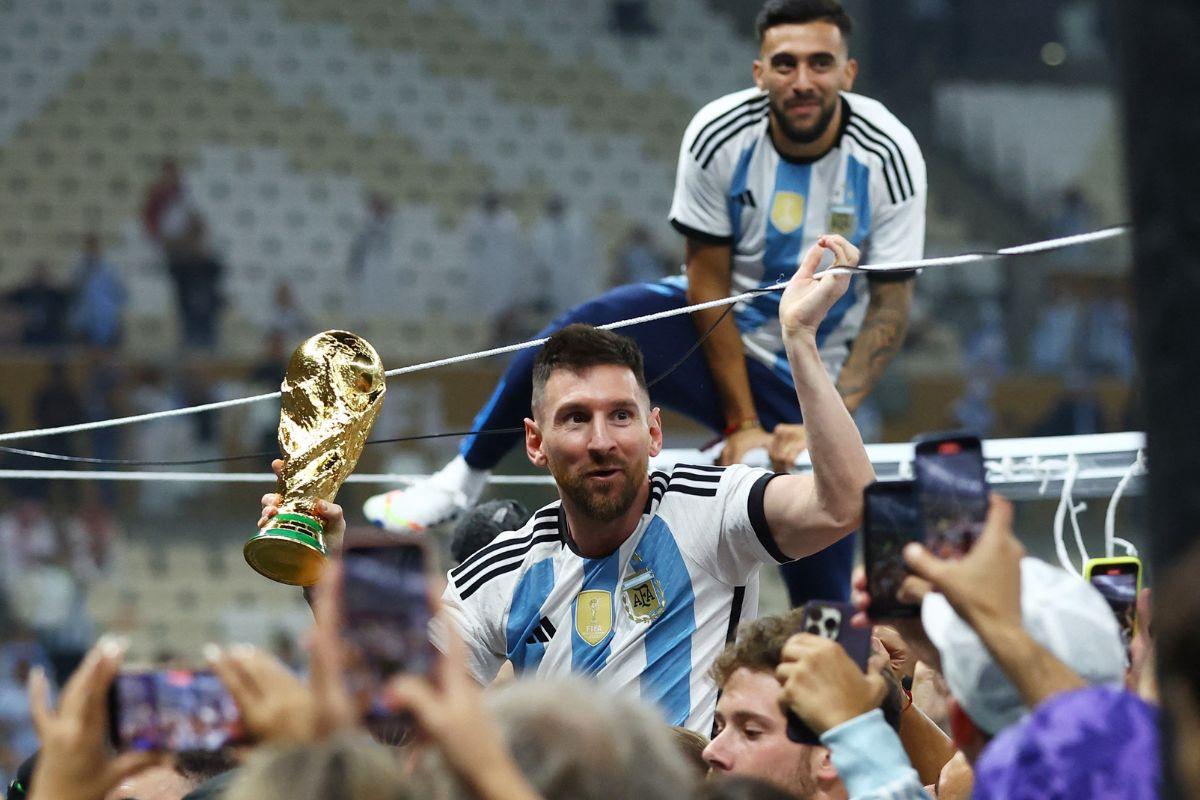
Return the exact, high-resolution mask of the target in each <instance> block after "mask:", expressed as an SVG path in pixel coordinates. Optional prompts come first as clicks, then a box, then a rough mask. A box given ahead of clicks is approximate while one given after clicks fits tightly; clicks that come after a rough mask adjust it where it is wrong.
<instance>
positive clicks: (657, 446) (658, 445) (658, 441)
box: [649, 408, 663, 458]
mask: <svg viewBox="0 0 1200 800" xmlns="http://www.w3.org/2000/svg"><path fill="white" fill-rule="evenodd" d="M649 422H650V456H651V457H652V458H653V457H654V456H656V455H658V454H659V453H661V452H662V447H663V430H662V411H661V410H660V409H658V408H652V409H650V418H649Z"/></svg>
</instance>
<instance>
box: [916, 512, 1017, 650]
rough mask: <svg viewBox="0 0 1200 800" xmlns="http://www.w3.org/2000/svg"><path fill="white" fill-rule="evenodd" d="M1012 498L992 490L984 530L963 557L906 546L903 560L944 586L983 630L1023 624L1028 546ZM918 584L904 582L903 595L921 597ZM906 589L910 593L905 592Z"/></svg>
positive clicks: (955, 605)
mask: <svg viewBox="0 0 1200 800" xmlns="http://www.w3.org/2000/svg"><path fill="white" fill-rule="evenodd" d="M1012 520H1013V509H1012V503H1010V502H1009V501H1008V500H1006V499H1004V498H1003V497H1001V496H1000V495H997V494H993V495H992V496H991V503H990V507H989V509H988V516H987V524H986V525H985V526H984V529H983V533H982V534H981V535H980V537H979V539H978V540H977V541H976V542H975V544H974V545H973V546H972V547H971V551H970V552H969V553H967V555H966V556H964V557H963V558H962V559H961V560H959V561H944V560H942V559H940V558H938V557H937V556H935V555H933V554H932V553H930V552H929V551H928V550H926V549H925V547H923V546H922V545H920V544H917V543H915V542H914V543H912V544H909V545H907V546H905V548H904V560H905V562H906V563H907V564H908V568H909V570H911V571H912V573H913V574H914V575H915V576H917V577H918V578H921V579H924V580H926V581H928V582H929V584H930V585H931V586H932V588H933V590H934V591H936V592H941V593H942V594H943V595H944V596H945V597H946V600H947V602H949V603H950V606H951V608H953V609H954V611H955V613H957V614H958V616H960V617H961V618H962V619H963V620H964V621H965V622H966V623H967V624H968V625H970V626H971V627H972V628H974V629H975V630H976V631H979V630H980V628H981V627H986V626H989V625H995V626H1002V627H1004V628H1020V627H1021V559H1022V557H1024V555H1025V547H1024V546H1023V545H1022V544H1021V542H1020V541H1019V540H1018V539H1017V537H1016V536H1015V535H1013V530H1012ZM917 586H918V584H913V583H910V582H907V581H906V582H905V583H904V584H901V587H900V595H901V597H902V599H905V600H911V601H914V602H915V601H917V600H919V599H923V597H924V596H923V595H922V597H921V598H917V597H912V596H911V595H915V594H917V593H918V591H919V589H917ZM906 587H907V592H908V593H909V594H910V597H904V595H905V594H906Z"/></svg>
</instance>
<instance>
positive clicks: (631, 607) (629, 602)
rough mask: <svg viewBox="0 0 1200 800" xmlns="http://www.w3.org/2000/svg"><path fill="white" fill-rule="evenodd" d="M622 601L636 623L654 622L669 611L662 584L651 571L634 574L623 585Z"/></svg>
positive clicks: (626, 611) (645, 570)
mask: <svg viewBox="0 0 1200 800" xmlns="http://www.w3.org/2000/svg"><path fill="white" fill-rule="evenodd" d="M621 600H622V602H624V604H625V613H627V614H628V615H629V618H630V619H631V620H633V621H634V622H653V621H654V620H656V619H658V618H659V617H661V616H662V614H663V612H664V611H666V609H667V601H666V597H665V596H664V595H663V588H662V584H661V583H659V582H658V579H657V578H655V577H654V573H653V572H651V571H650V570H649V569H644V570H641V571H640V572H635V573H633V575H631V576H629V578H628V579H627V580H626V581H625V582H624V583H622V584H621Z"/></svg>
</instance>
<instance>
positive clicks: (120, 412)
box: [83, 351, 126, 508]
mask: <svg viewBox="0 0 1200 800" xmlns="http://www.w3.org/2000/svg"><path fill="white" fill-rule="evenodd" d="M86 369H87V372H86V374H85V376H84V390H83V410H84V416H85V419H87V420H88V421H89V422H94V421H96V420H102V419H112V418H113V417H120V416H124V410H125V409H124V394H123V392H124V379H125V375H126V371H125V370H124V369H123V368H122V366H121V360H120V359H119V358H118V357H117V355H116V353H115V352H113V351H98V352H96V353H95V354H93V356H92V358H90V359H88V363H87V367H86ZM124 431H125V428H123V427H119V426H117V427H109V428H96V429H94V430H92V431H89V432H88V434H87V436H88V439H89V441H90V443H91V456H92V457H93V458H106V459H116V458H120V456H121V442H122V441H123V436H124ZM95 485H96V491H97V492H98V494H99V497H100V499H101V501H102V502H103V503H104V504H105V505H107V506H108V507H109V508H114V507H115V506H116V504H117V499H118V496H119V492H118V484H117V482H116V481H97V482H96V484H95Z"/></svg>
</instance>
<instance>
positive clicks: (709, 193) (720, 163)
mask: <svg viewBox="0 0 1200 800" xmlns="http://www.w3.org/2000/svg"><path fill="white" fill-rule="evenodd" d="M707 119H708V118H707V116H706V115H704V112H701V113H700V114H698V115H697V116H696V118H695V119H693V120H692V122H691V124H690V125H688V128H687V131H686V132H685V133H684V134H683V143H682V144H681V145H680V147H679V167H678V169H677V170H676V172H675V196H674V198H673V199H672V200H671V213H670V220H671V225H672V226H674V228H675V230H677V231H679V232H680V233H682V234H683V235H684V236H687V237H689V238H692V239H699V240H700V241H703V242H709V243H710V244H729V243H730V242H732V241H733V225H732V223H731V222H730V219H729V204H728V203H727V202H726V198H725V191H726V186H724V183H726V181H724V180H723V175H724V172H725V169H724V168H725V159H723V158H716V159H713V160H712V161H711V162H710V163H708V165H707V166H704V165H702V164H701V162H700V161H699V160H698V159H697V158H696V157H695V156H694V155H693V154H692V152H691V149H692V144H693V143H694V141H695V140H696V138H697V137H698V136H699V135H700V133H701V131H702V130H703V129H704V125H705V123H706V122H707Z"/></svg>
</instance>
